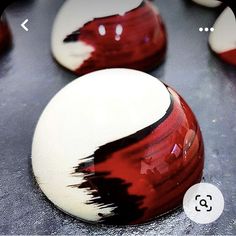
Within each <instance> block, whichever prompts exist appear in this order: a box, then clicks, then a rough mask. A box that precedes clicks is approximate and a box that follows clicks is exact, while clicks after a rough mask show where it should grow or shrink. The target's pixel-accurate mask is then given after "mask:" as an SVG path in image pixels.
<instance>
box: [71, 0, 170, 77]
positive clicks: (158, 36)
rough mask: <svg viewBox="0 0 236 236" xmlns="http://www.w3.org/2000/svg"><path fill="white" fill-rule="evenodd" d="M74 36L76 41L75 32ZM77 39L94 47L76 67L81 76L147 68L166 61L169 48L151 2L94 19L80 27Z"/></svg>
mask: <svg viewBox="0 0 236 236" xmlns="http://www.w3.org/2000/svg"><path fill="white" fill-rule="evenodd" d="M99 27H103V29H105V32H104V33H103V32H102V34H101V32H99ZM72 35H73V40H74V37H76V34H75V33H74V34H72ZM69 40H70V39H69ZM76 40H81V41H83V42H85V43H86V44H88V45H90V46H92V47H93V48H94V49H95V51H94V52H93V53H92V55H91V56H90V58H89V59H88V60H86V61H85V62H84V63H83V64H82V65H81V66H80V67H79V68H78V69H77V70H76V73H77V74H79V75H80V74H85V73H88V72H91V71H95V70H98V69H103V68H116V67H124V68H133V69H139V70H144V71H147V70H150V69H153V68H155V67H156V66H157V65H159V64H160V63H161V62H162V61H163V60H164V58H165V54H166V48H167V35H166V30H165V27H164V24H163V22H162V19H161V17H160V15H159V13H158V12H157V10H156V9H155V8H154V7H153V5H152V3H150V2H148V1H144V3H143V4H142V5H141V6H139V7H138V8H136V9H134V10H132V11H130V12H127V13H126V14H124V15H123V16H121V15H114V16H110V17H104V18H97V19H94V20H93V21H91V22H89V23H87V24H86V25H84V27H83V28H81V29H79V31H78V32H77V38H76ZM66 41H68V38H67V40H66Z"/></svg>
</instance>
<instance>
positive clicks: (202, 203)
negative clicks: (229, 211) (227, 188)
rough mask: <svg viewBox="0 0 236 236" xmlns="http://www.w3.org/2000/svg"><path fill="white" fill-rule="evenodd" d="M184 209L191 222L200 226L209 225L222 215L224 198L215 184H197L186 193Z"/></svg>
mask: <svg viewBox="0 0 236 236" xmlns="http://www.w3.org/2000/svg"><path fill="white" fill-rule="evenodd" d="M183 208H184V212H185V214H186V215H187V217H188V218H189V219H190V220H192V221H194V222H196V223H198V224H209V223H211V222H213V221H215V220H217V219H218V218H219V217H220V215H221V214H222V212H223V210H224V197H223V195H222V193H221V191H220V190H219V189H218V188H217V187H216V186H215V185H213V184H209V183H199V184H195V185H193V186H192V187H190V188H189V189H188V191H187V192H186V193H185V195H184V199H183Z"/></svg>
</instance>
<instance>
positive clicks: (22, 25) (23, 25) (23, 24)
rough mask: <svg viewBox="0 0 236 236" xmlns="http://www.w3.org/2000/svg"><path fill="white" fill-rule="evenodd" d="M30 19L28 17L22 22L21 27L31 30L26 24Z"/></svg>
mask: <svg viewBox="0 0 236 236" xmlns="http://www.w3.org/2000/svg"><path fill="white" fill-rule="evenodd" d="M28 21H29V20H28V19H26V20H25V21H24V22H23V23H22V24H21V27H22V28H23V29H24V30H25V31H29V29H28V28H27V27H26V26H25V24H27V22H28Z"/></svg>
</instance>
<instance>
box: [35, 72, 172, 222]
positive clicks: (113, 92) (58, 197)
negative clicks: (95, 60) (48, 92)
mask: <svg viewBox="0 0 236 236" xmlns="http://www.w3.org/2000/svg"><path fill="white" fill-rule="evenodd" d="M170 103H171V100H170V94H169V92H168V90H167V89H166V87H165V86H164V85H163V84H162V83H161V82H160V81H159V80H157V79H156V78H154V77H152V76H150V75H148V74H145V73H143V72H139V71H135V70H128V69H109V70H102V71H98V72H94V73H90V74H88V75H85V76H83V77H81V78H79V79H77V80H75V81H74V82H72V83H70V84H69V85H68V86H66V87H65V88H64V89H62V90H61V91H60V92H59V93H58V94H56V95H55V97H54V98H53V99H52V100H51V101H50V103H49V104H48V105H47V107H46V108H45V110H44V112H43V114H42V115H41V117H40V120H39V122H38V124H37V127H36V130H35V134H34V139H33V145H32V165H33V171H34V175H35V176H36V179H37V181H38V183H39V186H40V188H41V189H42V191H43V192H44V193H45V195H46V196H47V197H48V198H49V199H50V200H51V201H52V202H53V203H54V204H55V205H57V206H58V207H59V208H61V209H63V210H64V211H66V212H68V213H70V214H72V215H75V216H78V217H80V218H82V219H85V220H89V221H98V220H99V219H100V217H99V216H98V213H102V214H104V215H107V214H109V213H110V212H111V210H112V209H113V208H112V207H107V208H103V209H99V206H98V205H88V204H86V202H87V201H88V200H91V198H92V196H91V195H89V193H90V192H89V190H84V189H79V188H72V187H68V185H73V184H81V183H82V182H83V181H84V179H83V177H84V175H83V174H81V175H80V176H77V177H75V176H72V175H71V173H72V172H73V170H74V169H73V167H75V166H77V165H78V164H79V163H81V162H83V160H82V158H85V157H87V156H90V155H92V154H93V153H94V152H95V150H96V149H97V148H98V147H99V146H102V145H104V144H106V143H109V142H111V141H115V140H117V139H120V138H123V137H126V136H128V135H130V134H133V133H135V132H137V131H139V130H141V129H143V128H145V127H147V126H149V125H151V124H153V123H155V122H156V121H158V120H159V119H161V118H162V117H163V116H164V115H165V114H166V111H167V110H168V108H169V106H170Z"/></svg>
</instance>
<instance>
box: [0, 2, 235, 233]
mask: <svg viewBox="0 0 236 236" xmlns="http://www.w3.org/2000/svg"><path fill="white" fill-rule="evenodd" d="M62 2H63V1H62V0H51V1H45V0H37V1H36V0H35V1H25V3H24V4H23V3H21V4H15V5H13V6H11V7H9V8H8V10H7V17H8V20H9V22H10V25H11V28H12V32H13V35H14V48H13V49H12V50H10V51H9V52H8V53H6V54H5V55H4V56H2V57H1V58H0V234H80V235H85V234H86V235H114V236H115V235H130V234H133V235H147V234H178V235H183V234H236V171H235V167H236V69H235V68H233V67H231V66H229V65H226V64H225V63H223V62H221V61H220V60H218V59H217V58H216V57H215V56H214V55H213V54H212V53H211V52H210V51H209V50H208V45H207V38H208V33H200V32H199V31H198V28H199V27H200V26H208V27H211V26H212V24H213V23H214V20H215V18H216V17H217V15H218V13H219V12H220V9H219V10H212V9H205V8H202V7H199V6H197V5H194V4H190V3H189V2H188V1H184V0H165V1H164V0H158V1H156V3H157V4H158V6H159V9H160V11H161V14H162V16H163V18H164V19H165V22H166V25H167V29H168V33H169V49H168V57H167V60H166V62H165V63H164V64H163V65H162V66H160V67H159V68H157V69H156V70H155V71H154V72H152V74H153V75H155V76H157V77H159V78H160V79H161V80H162V81H164V82H166V83H167V84H169V85H171V86H173V87H174V88H175V89H176V90H177V91H178V92H179V93H180V94H182V95H183V97H184V98H185V99H186V101H187V102H188V103H189V104H190V106H191V107H192V109H193V110H194V112H195V114H196V116H197V118H198V120H199V123H200V126H201V129H202V132H203V136H204V140H205V154H206V161H205V170H204V178H205V181H206V182H210V183H213V184H215V185H216V186H218V187H219V188H220V189H221V191H222V192H223V195H224V198H225V210H224V212H223V214H222V216H221V217H220V218H219V219H218V220H217V221H216V222H214V223H212V224H209V225H198V224H195V223H193V222H191V221H190V220H189V219H188V218H187V217H186V216H185V214H184V213H183V211H182V210H177V211H174V212H173V213H171V214H168V215H166V216H164V217H161V218H159V219H157V220H155V221H152V222H151V223H148V224H145V225H140V226H131V227H128V226H127V227H112V226H99V225H90V224H86V223H83V222H80V221H78V220H76V219H73V218H72V217H70V216H67V215H65V214H64V213H62V212H60V211H59V210H57V209H56V208H55V207H54V206H53V205H52V204H51V203H49V202H48V201H47V200H46V199H45V197H44V196H43V194H42V193H41V192H40V190H39V189H38V188H37V187H36V185H35V183H34V181H33V177H32V174H31V167H30V153H31V142H32V136H33V132H34V128H35V125H36V123H37V120H38V118H39V116H40V114H41V112H42V111H43V109H44V107H45V106H46V104H47V103H48V102H49V100H50V99H51V98H52V97H53V95H54V94H55V93H56V92H58V91H59V90H60V89H61V88H62V87H64V86H65V85H66V84H68V83H69V82H70V81H72V79H73V78H76V76H74V75H73V74H71V73H70V72H68V71H65V70H63V69H62V68H61V67H60V66H58V65H57V64H56V63H54V61H53V59H52V57H51V55H50V33H51V27H52V22H53V19H54V17H55V14H56V12H57V10H58V8H59V7H60V5H61V3H62ZM26 18H28V19H29V23H28V27H29V29H30V31H29V32H24V31H23V30H22V28H21V27H20V23H21V22H23V20H25V19H26Z"/></svg>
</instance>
